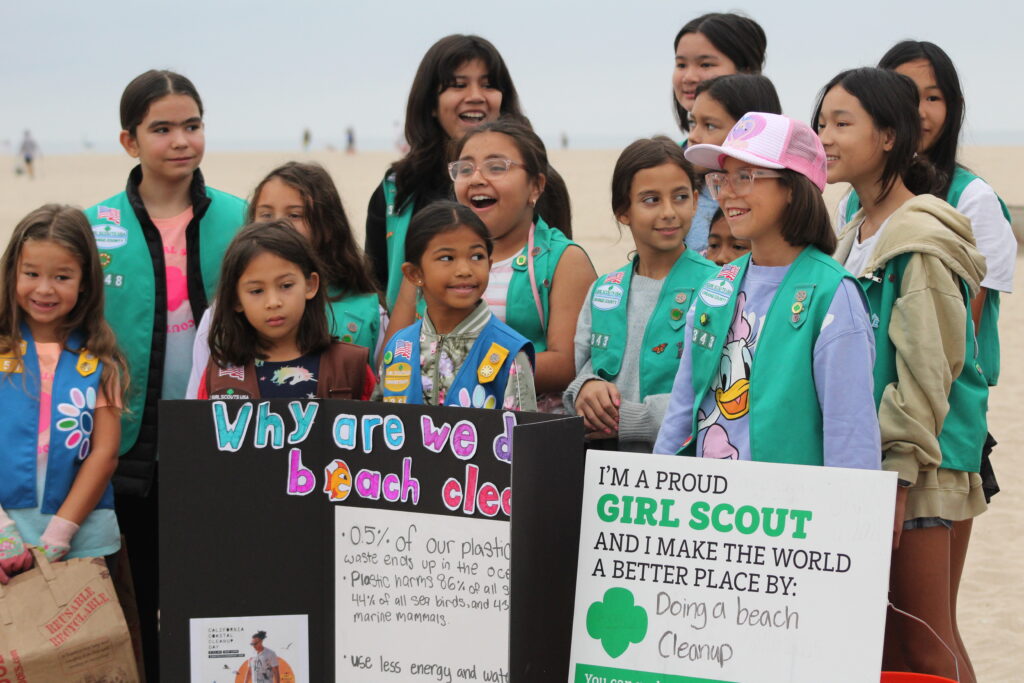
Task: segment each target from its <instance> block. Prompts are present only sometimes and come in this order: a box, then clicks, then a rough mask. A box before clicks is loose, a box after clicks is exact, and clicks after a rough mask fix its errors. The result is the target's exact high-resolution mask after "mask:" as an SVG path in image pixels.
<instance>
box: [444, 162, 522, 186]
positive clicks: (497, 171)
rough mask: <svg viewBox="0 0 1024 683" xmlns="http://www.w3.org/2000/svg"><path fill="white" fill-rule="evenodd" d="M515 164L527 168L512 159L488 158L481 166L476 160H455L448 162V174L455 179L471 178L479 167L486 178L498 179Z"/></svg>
mask: <svg viewBox="0 0 1024 683" xmlns="http://www.w3.org/2000/svg"><path fill="white" fill-rule="evenodd" d="M513 166H522V167H523V168H526V165H525V164H521V163H519V162H518V161H512V160H511V159H487V160H485V161H484V162H483V163H481V164H480V165H479V166H478V165H477V164H476V162H474V161H465V160H462V161H453V162H452V163H450V164H448V175H449V176H451V178H452V180H453V181H459V180H469V179H470V178H472V177H473V174H474V173H476V170H477V169H478V168H479V169H480V175H482V176H483V177H484V180H497V179H499V178H503V177H505V175H506V174H507V173H508V172H509V171H510V170H511V169H512V167H513Z"/></svg>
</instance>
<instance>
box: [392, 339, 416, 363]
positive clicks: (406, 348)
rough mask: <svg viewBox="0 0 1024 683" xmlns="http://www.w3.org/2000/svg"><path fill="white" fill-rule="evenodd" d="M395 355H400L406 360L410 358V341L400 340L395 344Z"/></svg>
mask: <svg viewBox="0 0 1024 683" xmlns="http://www.w3.org/2000/svg"><path fill="white" fill-rule="evenodd" d="M395 356H396V357H397V356H401V357H402V358H405V359H406V360H412V342H411V341H400V342H398V343H397V344H395Z"/></svg>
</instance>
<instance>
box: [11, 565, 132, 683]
mask: <svg viewBox="0 0 1024 683" xmlns="http://www.w3.org/2000/svg"><path fill="white" fill-rule="evenodd" d="M33 554H34V555H35V560H36V568H35V569H32V570H30V571H27V572H25V573H23V574H19V575H18V576H15V577H14V578H13V579H11V582H10V583H8V584H7V585H6V586H0V680H10V681H18V683H135V682H137V681H138V680H139V677H138V673H137V670H136V668H135V658H134V656H133V654H132V644H131V638H130V637H129V635H128V626H127V625H126V624H125V620H124V613H123V612H122V611H121V606H120V604H118V602H117V595H116V594H115V593H114V584H113V583H112V582H111V580H110V572H108V571H107V565H106V563H105V562H104V561H103V558H79V559H73V560H65V561H63V562H54V563H50V562H49V561H47V559H46V558H45V557H43V556H42V554H41V553H39V552H38V551H35V550H33Z"/></svg>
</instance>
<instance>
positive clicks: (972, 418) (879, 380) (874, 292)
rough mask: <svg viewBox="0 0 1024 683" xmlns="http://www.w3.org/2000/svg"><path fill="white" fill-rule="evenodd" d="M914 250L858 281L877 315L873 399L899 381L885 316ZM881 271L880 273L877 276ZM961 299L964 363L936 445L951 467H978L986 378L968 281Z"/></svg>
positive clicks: (944, 463)
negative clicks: (964, 327) (964, 314)
mask: <svg viewBox="0 0 1024 683" xmlns="http://www.w3.org/2000/svg"><path fill="white" fill-rule="evenodd" d="M911 256H913V254H912V253H906V254H900V255H899V256H897V257H896V258H894V259H892V260H890V261H889V262H888V263H886V264H885V269H884V271H882V270H880V271H876V273H875V277H874V278H873V279H872V278H864V279H862V280H861V281H860V282H861V286H862V287H863V288H864V292H865V294H866V295H867V297H868V303H869V304H870V305H871V310H872V311H874V313H875V315H876V316H877V318H878V319H877V324H876V323H875V320H874V319H872V325H874V326H875V370H874V377H875V405H876V406H877V405H879V404H880V403H881V401H882V393H883V392H884V391H885V388H886V387H887V386H889V385H890V384H892V383H893V382H896V381H898V375H897V372H896V347H895V346H894V345H893V343H892V340H891V339H890V338H889V322H890V320H891V319H892V309H893V305H894V303H895V302H896V299H898V298H899V295H900V286H901V284H902V281H903V271H904V270H906V267H907V262H908V261H910V257H911ZM879 273H881V275H880V276H879ZM960 288H961V290H962V291H963V296H964V304H965V305H966V307H967V330H966V332H965V338H966V340H967V343H966V344H965V347H966V351H965V353H964V367H963V370H962V371H961V372H960V376H959V377H957V378H956V379H955V380H954V381H953V384H952V386H951V387H950V390H949V412H948V413H946V419H945V422H943V424H942V431H941V432H940V433H939V448H940V449H941V451H942V465H941V467H943V468H945V469H949V470H961V471H964V472H977V471H978V469H979V468H980V466H981V448H982V446H983V445H984V443H985V436H986V434H987V432H988V424H987V421H986V418H985V414H986V412H987V411H988V384H987V382H986V381H985V375H984V373H983V372H982V369H981V365H980V364H979V362H978V360H977V359H978V347H977V345H976V344H975V341H974V321H973V320H972V319H971V315H970V312H971V299H970V291H969V290H968V288H967V285H966V284H965V283H964V282H963V281H961V283H960Z"/></svg>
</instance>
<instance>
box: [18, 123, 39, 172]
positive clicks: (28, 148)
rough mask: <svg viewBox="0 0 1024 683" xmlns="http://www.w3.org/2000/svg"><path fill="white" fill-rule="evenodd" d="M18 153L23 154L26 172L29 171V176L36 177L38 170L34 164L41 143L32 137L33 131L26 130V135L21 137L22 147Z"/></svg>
mask: <svg viewBox="0 0 1024 683" xmlns="http://www.w3.org/2000/svg"><path fill="white" fill-rule="evenodd" d="M18 154H20V155H21V159H22V161H24V162H25V172H26V173H28V177H29V178H35V177H36V172H35V168H34V167H33V165H32V164H33V162H34V161H35V159H36V157H37V156H39V143H37V142H36V139H35V138H34V137H32V132H31V131H29V130H26V131H25V136H24V137H23V138H22V139H21V147H20V148H19V149H18Z"/></svg>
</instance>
